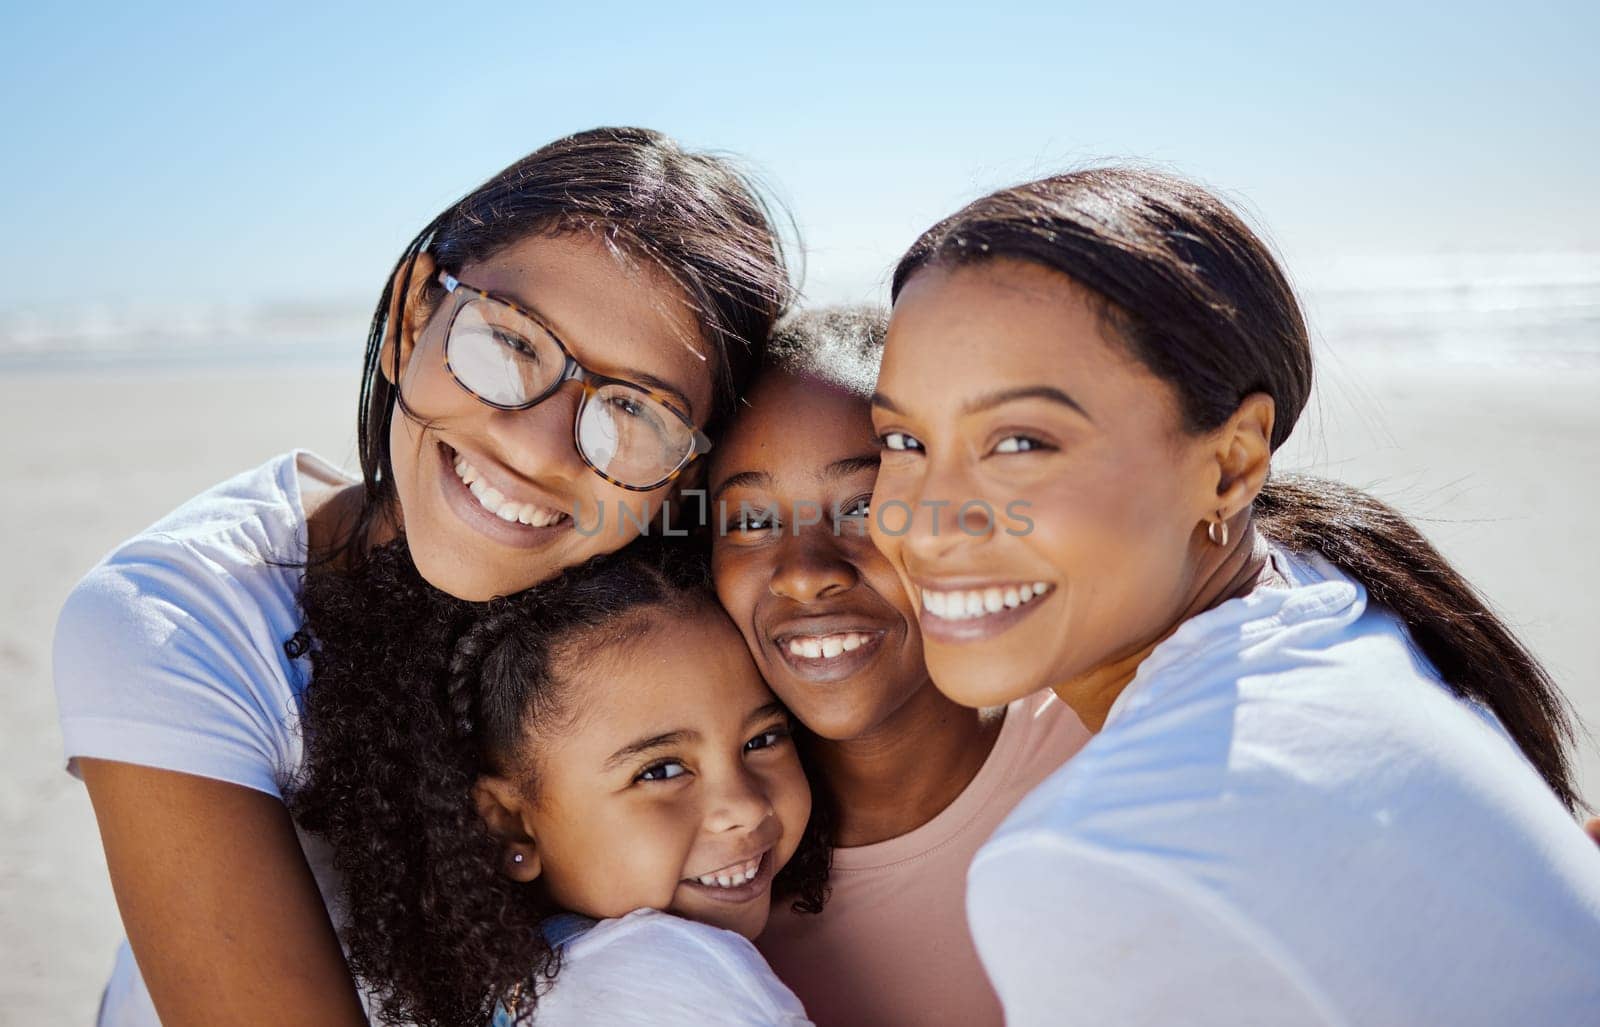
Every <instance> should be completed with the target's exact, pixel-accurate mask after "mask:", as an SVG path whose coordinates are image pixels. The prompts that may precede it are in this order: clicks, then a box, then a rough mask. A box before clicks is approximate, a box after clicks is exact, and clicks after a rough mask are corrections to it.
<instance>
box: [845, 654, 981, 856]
mask: <svg viewBox="0 0 1600 1027" xmlns="http://www.w3.org/2000/svg"><path fill="white" fill-rule="evenodd" d="M1002 720H1003V710H1001V711H995V710H987V711H985V710H974V709H969V708H967V707H965V706H959V705H957V704H956V703H953V702H951V701H950V700H949V699H946V698H945V697H944V695H943V694H941V693H940V692H939V690H938V689H937V688H935V687H934V686H933V683H932V682H931V681H927V682H924V684H923V686H922V687H921V688H919V689H918V690H917V692H916V694H914V695H913V696H912V697H911V698H910V699H908V700H906V702H905V703H904V704H903V705H902V706H901V707H900V709H898V710H896V711H895V712H894V714H893V715H891V716H890V717H888V718H887V719H885V720H884V721H883V722H882V723H881V724H878V725H876V726H875V727H874V728H872V729H871V730H870V731H868V732H866V733H865V734H862V735H858V736H856V737H855V738H851V739H848V740H845V741H829V740H826V739H818V740H817V742H816V746H815V750H814V751H815V754H816V762H817V764H818V766H819V767H820V769H821V771H822V775H823V779H824V780H826V781H827V782H828V787H829V788H830V789H831V790H832V792H833V797H834V800H835V805H836V806H837V808H838V813H839V822H838V825H837V827H836V829H835V832H834V840H833V841H834V844H835V845H837V846H838V847H840V848H851V847H854V846H858V845H872V844H874V843H876V842H882V841H887V840H889V839H890V838H898V837H900V836H901V835H903V834H907V833H909V832H911V831H914V830H916V829H917V828H919V827H921V826H922V825H923V824H926V823H927V822H928V821H930V820H932V819H933V818H934V817H936V816H938V815H939V814H940V813H941V812H943V811H944V809H945V807H947V806H949V805H950V803H952V802H954V801H955V799H956V797H957V796H958V795H960V794H961V792H962V790H963V789H965V788H966V787H967V785H969V784H971V783H972V779H973V778H974V777H976V776H977V775H978V771H979V770H980V769H981V768H982V767H983V763H984V761H985V760H986V759H988V758H989V752H990V750H991V749H993V748H994V742H995V739H996V738H998V737H999V735H1000V725H1001V721H1002Z"/></svg>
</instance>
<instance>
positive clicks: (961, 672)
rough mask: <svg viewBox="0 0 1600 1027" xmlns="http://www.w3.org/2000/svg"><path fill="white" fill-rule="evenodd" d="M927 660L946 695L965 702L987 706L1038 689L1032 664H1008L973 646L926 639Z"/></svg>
mask: <svg viewBox="0 0 1600 1027" xmlns="http://www.w3.org/2000/svg"><path fill="white" fill-rule="evenodd" d="M923 654H924V655H925V657H926V658H927V661H928V676H929V677H931V678H933V683H934V686H935V687H936V688H938V689H939V691H941V692H943V693H944V695H945V698H947V699H949V700H950V701H951V702H954V703H959V704H960V705H962V706H970V707H971V708H973V709H978V710H981V709H985V708H987V707H991V706H1005V705H1008V704H1009V703H1011V702H1014V701H1015V700H1017V699H1021V698H1022V697H1023V696H1026V695H1032V694H1033V693H1034V692H1037V691H1039V689H1040V688H1042V687H1043V686H1042V685H1039V684H1037V683H1036V682H1035V677H1036V675H1035V674H1034V673H1032V671H1031V669H1030V668H1025V667H1014V668H1013V667H1008V666H1006V664H1005V663H1004V662H1002V661H996V660H994V659H992V658H985V656H984V654H981V653H979V652H978V651H977V650H976V649H975V648H974V647H971V646H947V645H939V644H938V643H934V642H924V643H923Z"/></svg>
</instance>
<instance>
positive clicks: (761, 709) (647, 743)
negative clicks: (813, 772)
mask: <svg viewBox="0 0 1600 1027" xmlns="http://www.w3.org/2000/svg"><path fill="white" fill-rule="evenodd" d="M778 713H782V714H784V715H786V716H787V714H788V711H787V710H785V709H784V706H783V703H781V702H779V701H778V700H776V699H774V700H772V701H771V702H769V703H765V704H763V705H761V706H758V707H757V708H755V709H754V710H751V711H750V715H749V716H747V717H745V718H744V723H745V727H749V726H750V725H751V724H754V723H755V722H756V721H758V720H765V719H767V718H768V717H770V716H772V715H774V714H778ZM699 738H700V733H699V732H698V731H668V732H666V733H665V734H660V735H651V736H650V737H649V738H641V739H639V740H638V741H637V742H630V743H628V744H627V745H624V746H623V747H622V748H620V749H618V750H617V751H616V752H614V753H612V754H611V756H610V758H609V759H607V760H606V762H605V766H604V767H603V768H602V769H604V770H607V771H610V770H614V769H616V768H617V767H619V766H621V765H622V764H624V763H629V762H631V761H633V760H634V759H636V758H637V757H639V756H643V755H644V754H645V753H648V752H654V751H655V750H657V749H665V748H668V747H670V746H674V745H681V744H683V743H685V742H693V741H697V740H698V739H699Z"/></svg>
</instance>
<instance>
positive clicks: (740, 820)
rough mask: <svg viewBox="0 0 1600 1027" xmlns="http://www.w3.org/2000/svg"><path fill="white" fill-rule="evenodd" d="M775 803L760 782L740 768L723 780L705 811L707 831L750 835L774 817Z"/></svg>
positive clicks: (759, 779)
mask: <svg viewBox="0 0 1600 1027" xmlns="http://www.w3.org/2000/svg"><path fill="white" fill-rule="evenodd" d="M773 812H774V811H773V807H772V802H771V800H770V799H768V797H767V789H766V786H765V783H764V782H763V781H762V780H761V778H759V777H757V776H756V775H755V774H752V773H751V772H750V770H749V769H748V768H747V767H745V766H744V765H743V763H740V765H739V766H738V767H737V768H735V769H733V770H732V771H730V772H729V773H728V774H727V775H725V776H724V777H723V779H722V780H721V782H720V783H719V784H718V785H717V786H716V788H715V790H714V791H713V792H712V795H711V798H710V802H709V804H708V806H707V810H706V820H705V826H706V830H707V831H710V832H712V833H715V834H722V833H723V832H726V831H750V830H754V829H755V828H757V827H759V826H760V825H761V822H762V821H764V820H766V819H767V818H768V817H770V816H772V815H773Z"/></svg>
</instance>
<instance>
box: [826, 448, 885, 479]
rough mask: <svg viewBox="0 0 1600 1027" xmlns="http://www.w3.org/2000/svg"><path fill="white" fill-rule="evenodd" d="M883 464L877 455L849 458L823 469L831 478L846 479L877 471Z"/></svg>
mask: <svg viewBox="0 0 1600 1027" xmlns="http://www.w3.org/2000/svg"><path fill="white" fill-rule="evenodd" d="M882 463H883V461H882V460H881V459H879V457H878V454H876V453H872V454H870V455H866V456H847V457H845V458H844V459H843V460H835V461H834V462H833V463H831V464H829V465H828V466H827V467H825V468H823V470H822V473H823V474H824V475H826V476H827V477H829V478H844V477H848V476H849V475H852V474H855V473H856V472H858V471H876V470H877V469H878V467H879V466H880V465H881V464H882Z"/></svg>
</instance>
